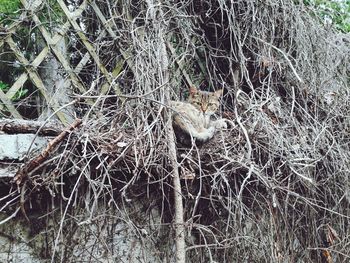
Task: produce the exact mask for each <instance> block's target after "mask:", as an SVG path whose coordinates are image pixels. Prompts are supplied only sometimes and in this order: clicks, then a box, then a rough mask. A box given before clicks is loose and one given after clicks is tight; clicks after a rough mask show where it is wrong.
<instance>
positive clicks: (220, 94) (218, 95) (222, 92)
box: [214, 89, 224, 98]
mask: <svg viewBox="0 0 350 263" xmlns="http://www.w3.org/2000/svg"><path fill="white" fill-rule="evenodd" d="M214 94H215V96H216V97H218V98H220V97H221V96H222V94H224V89H219V90H217V91H215V92H214Z"/></svg>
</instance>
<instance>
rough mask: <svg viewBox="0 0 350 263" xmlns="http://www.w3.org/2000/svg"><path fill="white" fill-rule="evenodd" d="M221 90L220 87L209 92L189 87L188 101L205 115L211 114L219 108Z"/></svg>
mask: <svg viewBox="0 0 350 263" xmlns="http://www.w3.org/2000/svg"><path fill="white" fill-rule="evenodd" d="M222 92H223V90H222V89H220V90H217V91H214V92H209V91H202V90H198V89H197V88H195V87H191V88H190V96H189V97H188V102H189V103H191V104H192V105H193V106H194V107H195V108H196V109H198V110H199V111H200V112H203V113H204V114H206V115H212V114H214V113H215V112H217V111H218V110H219V108H220V97H221V96H222Z"/></svg>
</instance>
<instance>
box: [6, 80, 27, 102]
mask: <svg viewBox="0 0 350 263" xmlns="http://www.w3.org/2000/svg"><path fill="white" fill-rule="evenodd" d="M9 89H10V87H9V85H8V84H7V83H5V82H3V81H1V80H0V90H2V91H3V92H7V91H8V90H9ZM27 93H28V90H27V89H23V88H21V89H20V90H18V91H17V92H16V94H15V95H14V96H13V97H12V98H11V100H12V101H17V100H21V99H23V98H24V97H25V96H26V95H27Z"/></svg>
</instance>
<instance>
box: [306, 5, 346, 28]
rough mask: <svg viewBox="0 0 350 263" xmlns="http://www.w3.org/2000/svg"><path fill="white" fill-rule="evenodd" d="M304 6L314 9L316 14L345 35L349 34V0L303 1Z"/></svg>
mask: <svg viewBox="0 0 350 263" xmlns="http://www.w3.org/2000/svg"><path fill="white" fill-rule="evenodd" d="M304 4H305V5H308V6H313V7H315V8H316V14H317V15H318V16H319V17H320V18H321V19H322V20H323V21H324V22H326V21H327V22H330V23H332V24H334V25H335V27H336V28H337V29H339V30H341V31H343V32H345V33H347V32H350V1H349V0H343V1H340V0H304Z"/></svg>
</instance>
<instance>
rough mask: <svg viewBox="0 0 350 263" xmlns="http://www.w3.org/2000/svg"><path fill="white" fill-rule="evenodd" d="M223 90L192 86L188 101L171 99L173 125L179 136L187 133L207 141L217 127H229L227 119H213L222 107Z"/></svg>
mask: <svg viewBox="0 0 350 263" xmlns="http://www.w3.org/2000/svg"><path fill="white" fill-rule="evenodd" d="M222 92H223V90H222V89H220V90H217V91H215V92H208V91H201V90H198V89H197V88H195V87H191V88H190V95H189V97H188V100H187V102H183V101H171V103H170V105H171V107H172V109H173V110H174V113H173V116H172V118H173V127H174V130H175V133H176V135H177V137H179V135H180V136H181V137H183V136H182V135H184V134H185V135H187V137H189V136H190V137H192V138H193V139H194V140H195V141H196V142H206V141H208V140H210V139H211V138H212V137H213V136H214V134H215V131H216V130H217V129H222V128H227V124H226V120H225V119H219V120H215V121H214V120H211V116H212V115H213V114H215V112H217V111H218V109H219V107H220V97H221V95H222Z"/></svg>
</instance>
